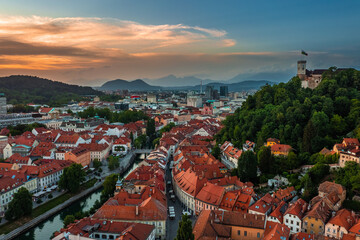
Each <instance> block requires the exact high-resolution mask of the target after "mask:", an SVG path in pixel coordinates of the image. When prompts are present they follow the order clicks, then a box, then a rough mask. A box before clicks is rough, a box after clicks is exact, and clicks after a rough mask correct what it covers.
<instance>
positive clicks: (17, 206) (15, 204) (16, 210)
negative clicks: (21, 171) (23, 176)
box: [5, 187, 32, 220]
mask: <svg viewBox="0 0 360 240" xmlns="http://www.w3.org/2000/svg"><path fill="white" fill-rule="evenodd" d="M31 213H32V197H31V194H30V193H29V191H28V190H27V189H26V188H24V187H21V188H20V189H19V191H18V192H17V193H15V194H14V196H13V199H12V200H11V202H10V203H9V208H8V210H7V211H6V212H5V218H6V220H12V219H18V218H20V217H22V216H26V215H30V214H31Z"/></svg>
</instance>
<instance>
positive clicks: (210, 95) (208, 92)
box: [205, 86, 214, 99]
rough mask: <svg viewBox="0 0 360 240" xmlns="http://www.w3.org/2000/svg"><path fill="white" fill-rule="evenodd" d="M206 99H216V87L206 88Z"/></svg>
mask: <svg viewBox="0 0 360 240" xmlns="http://www.w3.org/2000/svg"><path fill="white" fill-rule="evenodd" d="M205 97H206V98H207V99H213V97H214V87H213V86H206V89H205Z"/></svg>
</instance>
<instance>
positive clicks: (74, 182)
mask: <svg viewBox="0 0 360 240" xmlns="http://www.w3.org/2000/svg"><path fill="white" fill-rule="evenodd" d="M85 175H86V174H85V171H84V170H83V167H82V165H81V164H77V163H73V164H71V165H70V167H67V168H65V169H64V172H63V174H62V175H61V177H60V181H59V187H60V188H61V189H65V190H68V191H70V192H72V193H76V192H78V191H79V189H80V184H81V182H83V181H84V180H85Z"/></svg>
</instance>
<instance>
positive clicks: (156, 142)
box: [152, 137, 160, 148]
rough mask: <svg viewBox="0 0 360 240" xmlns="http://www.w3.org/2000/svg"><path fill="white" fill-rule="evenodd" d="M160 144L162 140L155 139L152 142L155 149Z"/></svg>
mask: <svg viewBox="0 0 360 240" xmlns="http://www.w3.org/2000/svg"><path fill="white" fill-rule="evenodd" d="M159 143H160V138H159V137H158V138H155V139H154V140H153V141H152V146H153V148H155V147H156V146H157V145H159Z"/></svg>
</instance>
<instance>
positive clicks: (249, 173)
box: [237, 151, 258, 182]
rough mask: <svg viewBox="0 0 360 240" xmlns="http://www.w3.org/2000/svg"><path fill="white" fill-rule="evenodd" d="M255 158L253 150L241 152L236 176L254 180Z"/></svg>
mask: <svg viewBox="0 0 360 240" xmlns="http://www.w3.org/2000/svg"><path fill="white" fill-rule="evenodd" d="M257 165H258V164H257V159H256V155H255V153H254V152H253V151H246V152H243V153H242V154H241V156H240V158H239V160H238V168H237V172H238V177H239V178H240V180H241V181H243V182H247V181H256V178H257Z"/></svg>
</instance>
